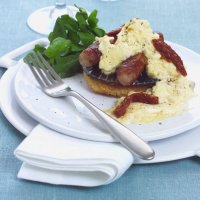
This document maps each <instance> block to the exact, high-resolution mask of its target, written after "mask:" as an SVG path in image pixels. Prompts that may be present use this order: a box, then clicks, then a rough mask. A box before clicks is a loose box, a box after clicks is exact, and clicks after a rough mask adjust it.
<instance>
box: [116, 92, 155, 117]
mask: <svg viewBox="0 0 200 200" xmlns="http://www.w3.org/2000/svg"><path fill="white" fill-rule="evenodd" d="M133 102H139V103H146V104H158V103H159V99H158V97H156V96H153V95H150V94H146V93H142V92H140V93H133V94H131V95H129V96H127V97H125V99H124V100H123V101H122V102H121V103H120V105H118V106H117V107H116V108H115V110H114V111H113V113H114V115H115V116H116V117H118V118H119V117H121V116H123V115H124V114H125V113H126V110H127V108H128V107H129V105H130V104H131V103H133Z"/></svg>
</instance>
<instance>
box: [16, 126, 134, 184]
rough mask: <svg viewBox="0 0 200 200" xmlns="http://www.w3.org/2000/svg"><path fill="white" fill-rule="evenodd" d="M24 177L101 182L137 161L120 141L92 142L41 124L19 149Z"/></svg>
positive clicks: (88, 182) (48, 180)
mask: <svg viewBox="0 0 200 200" xmlns="http://www.w3.org/2000/svg"><path fill="white" fill-rule="evenodd" d="M15 155H16V157H17V158H19V159H20V160H22V161H23V165H22V167H21V169H20V171H19V173H18V177H19V178H22V179H27V180H32V181H39V182H46V183H51V184H61V185H75V186H87V187H92V186H99V185H104V184H108V183H111V182H113V181H114V180H116V179H117V178H119V177H120V176H121V175H122V174H123V173H124V172H125V171H126V170H127V169H128V168H129V167H130V166H131V164H132V163H133V161H134V158H133V156H132V154H131V153H130V152H129V151H128V150H126V149H125V148H123V147H122V146H121V145H120V144H117V143H103V142H92V141H87V140H81V139H76V138H73V137H69V136H66V135H62V134H59V133H57V132H55V131H52V130H50V129H48V128H46V127H44V126H42V125H38V126H37V127H36V128H34V130H33V131H32V132H31V133H30V135H29V136H28V137H26V138H25V139H24V141H23V142H22V143H21V144H20V145H19V146H18V147H17V149H16V150H15Z"/></svg>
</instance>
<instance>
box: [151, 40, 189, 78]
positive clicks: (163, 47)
mask: <svg viewBox="0 0 200 200" xmlns="http://www.w3.org/2000/svg"><path fill="white" fill-rule="evenodd" d="M152 42H153V45H154V47H155V48H156V50H157V51H158V52H159V53H160V54H161V56H162V58H164V59H165V60H166V61H168V62H172V63H173V64H174V65H175V66H176V69H177V70H178V71H179V72H180V73H181V74H182V75H183V76H187V72H186V70H185V67H184V65H183V61H182V60H181V58H180V56H179V55H178V54H177V53H176V52H175V51H174V50H173V49H172V48H171V47H170V46H169V45H168V44H166V43H165V42H164V41H163V40H162V39H161V38H159V39H153V40H152Z"/></svg>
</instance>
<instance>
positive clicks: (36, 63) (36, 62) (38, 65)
mask: <svg viewBox="0 0 200 200" xmlns="http://www.w3.org/2000/svg"><path fill="white" fill-rule="evenodd" d="M31 57H32V60H31V61H32V62H33V66H35V69H36V71H37V72H38V74H39V75H40V78H41V79H42V80H43V82H45V84H46V85H47V86H50V85H51V81H49V80H48V79H47V77H46V76H45V75H44V71H43V70H42V69H41V63H40V62H39V60H38V58H37V55H36V54H35V53H32V54H31Z"/></svg>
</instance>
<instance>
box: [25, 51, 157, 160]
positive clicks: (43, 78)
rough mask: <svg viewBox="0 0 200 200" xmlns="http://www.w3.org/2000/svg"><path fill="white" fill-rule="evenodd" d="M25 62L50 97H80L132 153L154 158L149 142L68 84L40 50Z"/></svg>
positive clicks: (141, 156)
mask: <svg viewBox="0 0 200 200" xmlns="http://www.w3.org/2000/svg"><path fill="white" fill-rule="evenodd" d="M25 62H26V63H27V64H28V66H29V68H30V70H31V71H32V73H33V75H34V77H35V78H36V80H37V81H38V83H39V84H40V86H41V89H42V91H43V92H44V93H45V94H47V95H48V96H50V97H64V96H72V97H74V98H76V99H78V100H79V101H80V102H81V103H83V104H84V105H85V106H86V107H87V108H88V109H89V110H90V111H91V112H92V113H93V114H94V115H95V116H96V118H97V119H98V120H99V121H100V122H101V123H102V124H103V125H104V126H105V127H106V128H107V129H108V131H109V132H110V133H111V134H112V135H113V137H114V138H116V140H117V141H119V142H120V143H121V144H122V145H123V146H124V147H126V148H127V149H128V150H129V151H130V152H131V153H133V154H134V155H137V156H138V157H140V158H141V159H145V160H150V159H153V158H154V155H155V153H154V150H153V149H152V148H151V147H150V146H149V145H148V144H147V143H145V142H144V141H143V140H142V139H141V138H140V137H138V136H137V135H136V134H135V133H133V132H132V131H130V130H129V129H128V128H126V127H125V126H124V125H122V124H121V123H119V122H118V121H116V120H115V119H113V118H111V117H110V116H109V115H107V114H106V113H105V112H103V111H102V110H100V109H99V108H97V107H96V106H95V105H94V104H92V103H91V102H89V101H88V100H87V99H86V98H84V97H83V96H82V95H80V94H79V93H78V92H76V91H74V90H72V89H71V88H70V87H69V86H67V85H66V84H65V83H64V81H63V80H62V79H61V78H60V76H59V75H58V74H57V73H56V72H55V71H54V69H53V68H52V67H51V66H50V64H49V63H48V62H47V61H46V60H45V59H44V57H43V56H42V55H41V54H40V53H39V52H37V53H32V54H31V55H30V56H29V58H28V59H26V60H25Z"/></svg>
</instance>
